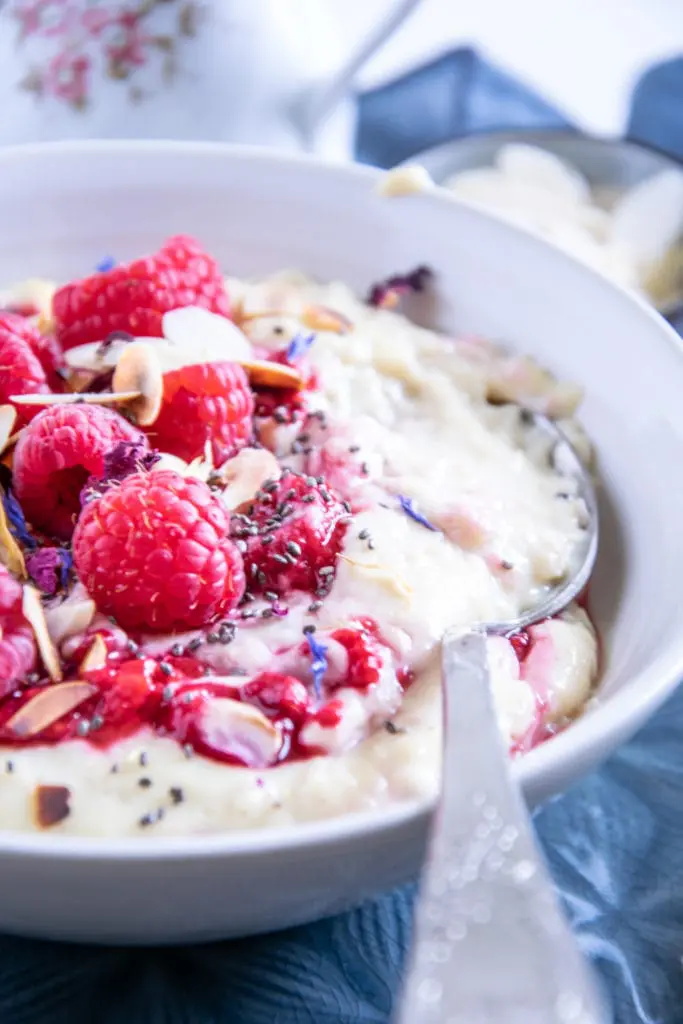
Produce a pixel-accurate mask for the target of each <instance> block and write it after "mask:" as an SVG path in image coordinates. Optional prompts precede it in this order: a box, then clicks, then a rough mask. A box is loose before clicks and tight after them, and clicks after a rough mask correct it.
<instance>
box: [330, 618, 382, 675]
mask: <svg viewBox="0 0 683 1024" xmlns="http://www.w3.org/2000/svg"><path fill="white" fill-rule="evenodd" d="M331 639H332V640H336V641H337V643H339V644H341V645H342V647H344V648H345V650H346V653H347V655H348V659H349V665H348V669H347V672H346V677H345V679H344V681H343V683H342V684H341V685H343V686H353V687H355V688H356V689H358V690H366V689H367V688H368V687H369V686H373V685H374V684H375V683H378V682H379V678H380V673H381V671H382V665H383V663H384V658H383V656H382V646H381V645H380V643H379V642H378V640H377V638H376V636H374V634H373V632H371V631H370V630H369V629H365V628H361V629H337V630H335V632H334V633H332V635H331Z"/></svg>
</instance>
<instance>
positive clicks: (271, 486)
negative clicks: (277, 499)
mask: <svg viewBox="0 0 683 1024" xmlns="http://www.w3.org/2000/svg"><path fill="white" fill-rule="evenodd" d="M261 490H263V491H268V493H269V494H272V493H273V491H276V490H277V480H266V482H265V483H264V484H263V486H262V487H261Z"/></svg>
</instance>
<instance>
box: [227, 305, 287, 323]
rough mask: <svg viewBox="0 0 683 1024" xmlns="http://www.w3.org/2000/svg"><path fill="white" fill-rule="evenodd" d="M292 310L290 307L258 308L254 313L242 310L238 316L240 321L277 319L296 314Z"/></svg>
mask: <svg viewBox="0 0 683 1024" xmlns="http://www.w3.org/2000/svg"><path fill="white" fill-rule="evenodd" d="M294 315H295V314H294V313H292V311H291V310H288V309H256V310H254V311H253V312H252V313H245V312H244V311H241V312H240V313H239V316H236V320H237V322H238V323H241V324H243V323H249V322H250V321H251V320H264V319H265V320H275V319H277V318H278V317H281V316H294Z"/></svg>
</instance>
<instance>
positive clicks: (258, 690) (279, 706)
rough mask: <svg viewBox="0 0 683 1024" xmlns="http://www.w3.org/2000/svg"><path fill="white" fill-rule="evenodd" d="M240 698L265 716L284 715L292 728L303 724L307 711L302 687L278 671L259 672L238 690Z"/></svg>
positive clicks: (298, 682)
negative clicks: (292, 725)
mask: <svg viewBox="0 0 683 1024" xmlns="http://www.w3.org/2000/svg"><path fill="white" fill-rule="evenodd" d="M240 696H241V697H242V700H245V701H247V702H248V703H250V704H256V706H257V707H258V708H259V710H260V711H263V712H264V714H266V715H268V716H269V717H271V718H272V717H274V716H284V717H285V718H288V719H289V720H290V721H291V722H293V723H294V725H303V723H304V721H305V719H306V717H307V715H308V712H309V711H310V705H311V702H310V698H309V696H308V690H307V689H306V686H305V684H304V683H302V682H301V680H300V679H296V678H295V677H294V676H283V675H281V674H280V673H279V672H261V674H260V675H258V676H255V677H254V678H253V679H251V680H250V681H249V682H248V683H246V685H245V686H242V687H241V688H240Z"/></svg>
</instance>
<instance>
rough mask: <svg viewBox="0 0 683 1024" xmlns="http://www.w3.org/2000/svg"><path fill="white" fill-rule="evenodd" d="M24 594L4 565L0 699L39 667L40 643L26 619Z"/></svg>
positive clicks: (0, 576)
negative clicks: (23, 608) (37, 664)
mask: <svg viewBox="0 0 683 1024" xmlns="http://www.w3.org/2000/svg"><path fill="white" fill-rule="evenodd" d="M22 594H23V591H22V587H21V584H20V583H18V582H17V581H16V580H15V579H14V577H13V576H12V575H10V573H9V572H8V571H7V569H5V568H4V566H2V565H0V697H5V696H7V695H8V694H9V693H11V692H12V689H13V687H14V686H15V684H16V683H18V682H21V681H22V680H23V679H24V678H25V677H26V676H27V675H28V673H30V672H32V671H33V669H34V668H35V666H36V658H37V655H36V643H35V639H34V636H33V630H32V629H31V627H30V626H29V624H28V622H27V621H26V619H25V618H24V613H23V611H22Z"/></svg>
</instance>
